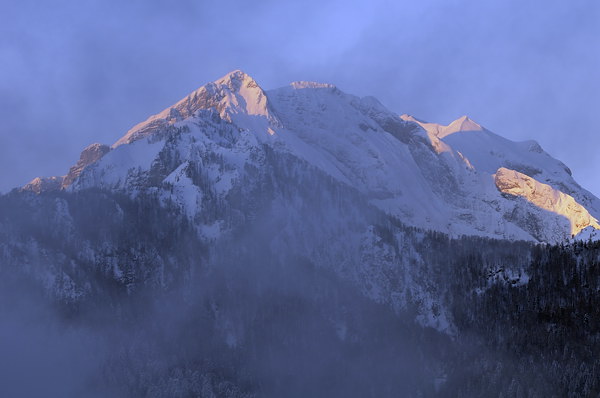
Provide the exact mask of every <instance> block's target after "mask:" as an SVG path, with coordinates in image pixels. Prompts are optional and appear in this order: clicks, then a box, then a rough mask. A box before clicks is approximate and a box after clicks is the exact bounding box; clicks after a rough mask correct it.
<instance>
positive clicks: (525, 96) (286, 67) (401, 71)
mask: <svg viewBox="0 0 600 398" xmlns="http://www.w3.org/2000/svg"><path fill="white" fill-rule="evenodd" d="M233 69H243V70H244V71H246V72H247V73H249V74H250V75H252V76H253V77H254V78H255V79H256V80H257V81H258V83H259V84H260V85H261V86H262V87H263V88H265V89H270V88H276V87H279V86H283V85H286V84H288V83H289V82H291V81H295V80H316V81H324V82H329V83H334V84H336V85H337V86H338V87H340V89H342V90H343V91H346V92H349V93H352V94H356V95H361V96H362V95H374V96H376V97H378V98H379V99H380V100H381V101H382V102H383V103H384V104H385V105H387V106H388V107H389V108H390V109H392V110H394V111H396V112H398V113H410V114H413V115H415V116H417V117H419V118H422V119H426V120H429V121H435V122H439V123H444V124H445V123H448V122H450V121H452V120H453V119H456V118H457V117H459V116H461V115H463V114H467V115H469V116H470V117H471V118H472V119H474V120H476V121H477V122H479V123H480V124H482V125H484V126H486V127H488V128H489V129H490V130H492V131H494V132H496V133H498V134H500V135H503V136H505V137H507V138H510V139H513V140H525V139H535V140H537V141H538V142H540V144H541V145H542V146H543V147H544V149H546V150H547V151H548V152H549V153H550V154H552V155H553V156H555V157H557V158H559V159H560V160H562V161H564V162H565V163H566V164H567V165H568V166H569V167H571V169H572V170H573V172H574V176H575V178H576V180H578V181H579V182H580V183H581V184H582V185H583V186H584V187H586V188H588V189H589V190H591V191H592V192H594V193H595V194H596V195H597V196H600V177H597V176H596V174H597V172H598V171H600V155H598V152H599V150H598V149H599V147H600V112H599V110H600V109H599V108H600V2H599V1H597V0H570V1H562V0H561V1H552V0H545V1H527V0H519V1H516V0H502V1H501V0H496V1H485V0H476V1H475V0H473V1H470V0H455V1H453V0H437V1H436V0H418V1H382V0H370V1H350V0H344V1H337V0H318V1H316V0H303V1H282V0H277V1H276V0H272V1H271V0H266V1H260V0H255V1H247V0H246V1H242V0H239V1H234V0H219V1H216V0H215V1H210V2H209V1H192V0H183V1H177V0H119V1H116V0H95V1H94V0H72V1H60V0H48V1H39V0H36V1H32V0H0V120H1V124H0V191H6V190H8V189H10V188H11V187H14V186H17V185H21V184H24V183H26V182H27V181H28V180H30V179H31V178H33V177H35V176H38V175H62V174H65V173H66V171H67V170H68V168H69V166H70V165H72V164H73V163H75V162H76V161H77V159H78V157H79V152H80V151H81V150H82V149H83V148H84V147H85V146H87V145H88V144H90V143H92V142H102V143H108V144H112V143H113V142H114V141H116V140H117V139H118V138H119V137H120V136H122V135H123V134H124V133H125V132H126V131H127V130H128V129H129V128H130V127H131V126H133V125H134V124H136V123H138V122H140V121H142V120H144V119H145V118H146V117H147V116H149V115H151V114H154V113H157V112H159V111H160V110H162V109H163V108H165V107H167V106H169V105H171V104H173V103H174V102H176V101H177V100H179V99H180V98H182V97H184V96H185V95H186V94H188V93H189V92H190V91H193V90H194V89H196V88H197V87H199V86H201V85H203V84H205V83H206V82H209V81H212V80H215V79H217V78H219V77H220V76H222V75H224V74H225V73H227V72H229V71H231V70H233Z"/></svg>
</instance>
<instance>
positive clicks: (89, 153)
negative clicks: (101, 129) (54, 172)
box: [62, 143, 110, 187]
mask: <svg viewBox="0 0 600 398" xmlns="http://www.w3.org/2000/svg"><path fill="white" fill-rule="evenodd" d="M108 152H110V147H109V146H108V145H103V144H97V143H96V144H92V145H90V146H88V147H87V148H85V149H84V150H83V152H81V156H80V157H79V161H78V162H77V164H75V166H73V167H71V168H70V169H69V173H68V174H67V175H66V176H65V178H64V180H63V181H62V187H68V186H69V185H71V184H72V183H73V181H75V179H76V178H77V177H79V175H80V174H81V172H82V171H83V169H84V168H85V167H87V166H89V165H90V164H92V163H94V162H96V161H98V160H99V159H100V158H102V156H104V155H106V154H107V153H108Z"/></svg>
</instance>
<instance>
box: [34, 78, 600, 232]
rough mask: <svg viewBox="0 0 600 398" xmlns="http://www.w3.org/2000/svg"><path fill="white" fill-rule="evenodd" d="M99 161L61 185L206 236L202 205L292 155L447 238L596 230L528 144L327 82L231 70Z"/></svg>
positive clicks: (598, 203)
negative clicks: (144, 204)
mask: <svg viewBox="0 0 600 398" xmlns="http://www.w3.org/2000/svg"><path fill="white" fill-rule="evenodd" d="M173 137H178V138H177V139H174V138H173ZM102 155H103V156H102V157H101V158H99V159H98V160H96V161H95V162H93V163H91V164H89V165H87V166H86V167H84V168H83V170H82V171H79V170H77V171H78V177H77V178H76V179H74V182H73V183H72V184H71V185H70V186H69V187H68V188H67V189H68V190H81V189H86V188H91V187H100V188H103V189H111V190H120V191H125V192H129V193H131V194H133V195H135V194H137V193H140V192H152V193H155V194H156V195H159V196H160V197H161V200H163V201H164V202H165V203H167V202H169V203H171V202H175V203H178V204H179V205H180V206H181V208H182V210H183V211H184V212H185V213H186V214H188V216H189V217H190V219H197V220H202V221H199V225H200V226H199V228H200V229H201V230H202V231H206V236H207V237H208V236H210V237H212V238H214V237H215V236H218V234H219V231H221V227H222V226H221V224H219V220H218V219H216V218H215V217H213V216H212V215H211V214H210V209H211V208H212V207H211V206H213V205H212V204H211V203H212V202H211V201H214V200H215V198H217V199H219V200H223V201H227V200H231V198H230V195H232V192H236V190H239V189H248V187H241V186H240V184H241V181H242V180H244V179H245V178H246V177H247V176H248V175H249V174H248V173H252V172H253V170H255V169H260V168H261V167H265V164H266V163H265V162H264V158H265V157H266V156H291V157H292V158H295V159H297V161H298V164H303V165H305V166H302V167H305V170H304V171H303V172H307V173H310V172H311V170H313V169H314V170H319V172H321V173H325V174H326V175H328V176H330V177H331V178H332V179H333V181H335V182H336V183H338V184H343V185H345V186H348V187H351V188H353V189H355V190H356V191H358V192H360V194H361V195H363V197H364V198H365V200H367V201H368V202H369V203H371V205H373V206H376V207H377V208H378V209H381V210H383V211H385V212H386V213H388V214H390V215H392V216H393V217H396V218H398V219H400V220H401V221H402V222H404V223H405V224H408V225H414V226H417V227H422V228H427V229H432V230H437V231H441V232H444V233H449V234H451V235H454V236H458V235H463V234H466V235H479V236H486V237H495V238H502V239H524V240H538V241H549V242H559V241H563V240H565V239H568V238H570V236H571V235H572V234H574V233H576V232H578V231H579V230H581V229H583V228H585V227H587V226H591V227H592V228H597V225H598V224H597V223H595V222H594V221H595V220H597V219H598V218H600V200H598V198H596V197H594V196H593V195H592V194H590V193H589V192H587V191H586V190H584V189H582V188H581V187H580V186H579V185H578V184H577V183H576V182H575V181H574V180H573V178H572V176H571V174H570V171H569V169H568V168H567V167H566V166H565V165H564V164H562V163H561V162H560V161H558V160H556V159H553V158H552V157H551V156H549V155H548V154H547V153H545V152H544V151H543V150H542V149H541V148H540V146H539V145H538V144H537V143H535V142H533V141H528V142H521V143H517V142H512V141H509V140H506V139H504V138H502V137H500V136H498V135H496V134H494V133H491V132H490V131H488V130H487V129H485V128H483V127H482V126H480V125H479V124H477V123H476V122H474V121H472V120H470V119H469V118H467V117H462V118H460V119H457V120H456V121H454V122H452V123H450V124H449V125H448V126H443V125H439V124H435V123H426V122H423V121H420V120H418V119H415V118H413V117H412V116H407V115H403V116H398V115H397V114H395V113H393V112H391V111H389V110H388V109H386V108H385V107H384V106H383V105H382V104H381V103H379V102H378V101H377V100H376V99H374V98H372V97H366V98H359V97H356V96H352V95H349V94H346V93H343V92H342V91H340V90H339V89H338V88H336V87H335V86H333V85H330V84H320V83H312V82H296V83H292V84H291V85H289V86H287V87H282V88H279V89H275V90H270V91H265V90H263V89H262V88H261V87H260V86H259V85H258V84H257V83H256V81H254V79H252V78H251V77H250V76H248V75H246V74H244V73H243V72H241V71H234V72H232V73H230V74H228V75H226V76H224V77H223V78H221V79H219V80H217V81H215V82H213V83H209V84H207V85H206V86H203V87H201V88H199V89H198V90H196V91H194V92H193V93H191V94H190V95H189V96H187V97H186V98H184V99H182V100H181V101H180V102H178V103H177V104H175V105H174V106H172V107H170V108H168V109H165V110H164V111H162V112H160V113H159V114H157V115H154V116H152V117H150V118H149V119H148V120H146V121H145V122H142V123H140V124H138V125H137V126H135V127H133V128H132V129H131V130H130V131H128V132H127V134H125V136H123V138H121V139H120V140H118V141H117V142H116V143H115V144H114V145H113V146H112V150H111V151H103V153H102ZM501 168H504V169H508V170H513V171H514V172H515V173H518V174H515V175H522V176H525V177H527V178H528V179H531V180H533V181H535V183H536V184H540V185H536V186H548V187H549V188H550V189H549V190H545V191H544V192H545V194H548V195H550V196H552V197H548V198H547V199H548V200H550V201H552V200H554V199H553V198H555V197H565V198H566V197H569V198H570V199H569V200H572V201H573V204H572V205H571V207H570V208H571V209H577V211H576V213H578V214H579V213H582V212H585V213H586V214H587V215H589V217H588V218H587V219H588V220H589V223H588V224H587V225H583V224H585V223H582V222H581V220H578V221H577V223H578V227H577V228H575V229H574V228H573V227H572V224H573V223H570V222H569V221H572V220H571V219H568V218H569V217H570V215H569V214H566V215H565V214H564V212H562V213H561V211H562V210H564V209H562V208H561V209H562V210H561V211H559V210H560V209H558V208H557V207H556V206H554V207H553V206H545V205H543V203H545V202H544V200H545V198H541V199H540V198H538V199H539V200H538V199H536V200H534V201H531V200H523V197H524V196H526V195H522V192H518V193H517V192H512V191H507V190H506V189H502V188H501V187H499V186H498V184H497V180H496V179H495V176H496V175H497V172H498V170H499V169H501ZM79 173H80V174H79ZM525 177H523V178H525ZM246 181H247V178H246ZM278 183H285V181H279V182H278ZM35 186H36V187H39V186H40V184H36V185H35ZM36 190H38V191H39V189H38V188H36ZM557 195H558V196H557ZM561 195H563V196H561ZM565 217H566V218H565ZM586 217H587V216H586ZM584 218H585V217H584ZM567 219H568V220H567ZM223 228H224V227H223Z"/></svg>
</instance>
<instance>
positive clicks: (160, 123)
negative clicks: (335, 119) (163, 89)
mask: <svg viewBox="0 0 600 398" xmlns="http://www.w3.org/2000/svg"><path fill="white" fill-rule="evenodd" d="M209 109H210V110H214V111H217V112H218V114H219V117H220V118H222V119H223V120H226V121H228V122H233V123H235V122H237V123H239V124H250V125H253V124H255V122H256V121H257V120H259V121H262V122H263V123H265V124H266V125H268V124H275V125H276V124H277V120H276V119H275V118H274V117H273V115H272V114H271V112H270V110H269V105H268V103H267V95H266V94H265V92H264V91H263V90H262V88H260V87H259V85H258V84H257V83H256V81H254V79H253V78H252V77H250V76H248V75H247V74H245V73H244V72H242V71H240V70H236V71H233V72H231V73H228V74H227V75H225V76H223V77H222V78H221V79H219V80H216V81H215V82H212V83H208V84H206V85H205V86H202V87H200V88H199V89H197V90H196V91H194V92H192V93H191V94H189V95H188V96H187V97H185V98H183V99H182V100H181V101H179V102H178V103H176V104H175V105H173V106H171V107H169V108H167V109H165V110H163V111H162V112H160V113H158V114H156V115H153V116H151V117H150V118H148V119H147V120H146V121H144V122H142V123H140V124H138V125H136V126H134V127H133V128H132V129H131V130H129V131H128V132H127V134H125V135H124V136H123V137H122V138H121V139H120V140H118V141H117V142H116V143H115V144H114V146H113V147H117V146H119V145H122V144H128V143H131V142H133V141H135V140H138V139H140V138H143V137H146V136H148V135H151V134H153V132H155V131H156V130H157V129H160V128H165V127H167V126H172V125H174V124H175V123H177V122H180V121H182V120H186V119H188V118H190V117H193V116H194V114H195V113H196V112H198V111H201V110H209ZM265 128H266V127H265Z"/></svg>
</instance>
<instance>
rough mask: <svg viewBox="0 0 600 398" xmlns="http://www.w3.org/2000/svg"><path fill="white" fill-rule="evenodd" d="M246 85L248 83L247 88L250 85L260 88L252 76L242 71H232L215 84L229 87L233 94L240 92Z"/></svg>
mask: <svg viewBox="0 0 600 398" xmlns="http://www.w3.org/2000/svg"><path fill="white" fill-rule="evenodd" d="M244 83H246V86H248V85H250V86H255V87H258V84H257V83H256V81H255V80H254V79H253V78H252V77H251V76H250V75H248V74H247V73H245V72H244V71H242V70H240V69H236V70H234V71H231V72H229V73H228V74H226V75H225V76H223V77H222V78H220V79H217V80H216V81H215V82H214V84H216V85H221V86H227V87H229V89H230V90H231V91H233V92H238V91H239V90H240V89H241V88H242V85H243V84H244Z"/></svg>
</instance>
